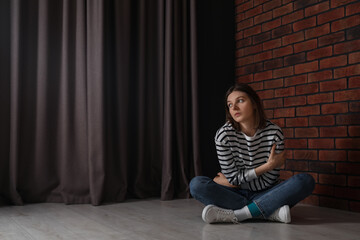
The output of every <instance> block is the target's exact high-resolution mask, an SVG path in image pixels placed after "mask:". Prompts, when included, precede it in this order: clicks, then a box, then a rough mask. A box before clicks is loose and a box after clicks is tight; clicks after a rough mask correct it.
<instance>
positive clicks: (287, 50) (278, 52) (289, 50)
mask: <svg viewBox="0 0 360 240" xmlns="http://www.w3.org/2000/svg"><path fill="white" fill-rule="evenodd" d="M293 52H294V50H293V46H287V47H282V48H278V49H274V50H273V57H274V58H277V57H283V56H286V55H290V54H293Z"/></svg>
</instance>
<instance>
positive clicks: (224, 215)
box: [217, 209, 238, 223]
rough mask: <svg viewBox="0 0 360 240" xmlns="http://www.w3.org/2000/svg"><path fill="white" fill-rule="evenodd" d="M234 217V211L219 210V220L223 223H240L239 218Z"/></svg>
mask: <svg viewBox="0 0 360 240" xmlns="http://www.w3.org/2000/svg"><path fill="white" fill-rule="evenodd" d="M233 215H234V213H233V211H232V210H225V209H218V214H217V218H218V219H220V220H221V221H222V222H227V221H228V220H229V219H231V222H233V223H238V220H237V218H236V217H235V216H233ZM227 216H229V217H227Z"/></svg>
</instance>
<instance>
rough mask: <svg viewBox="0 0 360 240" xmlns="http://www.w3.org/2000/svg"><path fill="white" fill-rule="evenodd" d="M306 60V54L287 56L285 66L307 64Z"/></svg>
mask: <svg viewBox="0 0 360 240" xmlns="http://www.w3.org/2000/svg"><path fill="white" fill-rule="evenodd" d="M305 60H306V57H305V53H298V54H294V55H290V56H286V57H284V66H289V65H295V64H298V63H303V62H305Z"/></svg>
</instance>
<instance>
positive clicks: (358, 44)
mask: <svg viewBox="0 0 360 240" xmlns="http://www.w3.org/2000/svg"><path fill="white" fill-rule="evenodd" d="M359 18H360V17H359ZM359 24H360V23H359ZM358 50H360V39H359V40H354V41H347V42H344V43H338V44H336V45H335V46H334V54H342V53H349V52H355V51H358Z"/></svg>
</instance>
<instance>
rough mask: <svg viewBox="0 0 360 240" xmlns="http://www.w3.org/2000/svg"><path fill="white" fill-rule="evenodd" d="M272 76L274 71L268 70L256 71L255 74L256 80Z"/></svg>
mask: <svg viewBox="0 0 360 240" xmlns="http://www.w3.org/2000/svg"><path fill="white" fill-rule="evenodd" d="M271 78H272V71H266V72H260V73H255V75H254V81H262V80H267V79H271Z"/></svg>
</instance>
